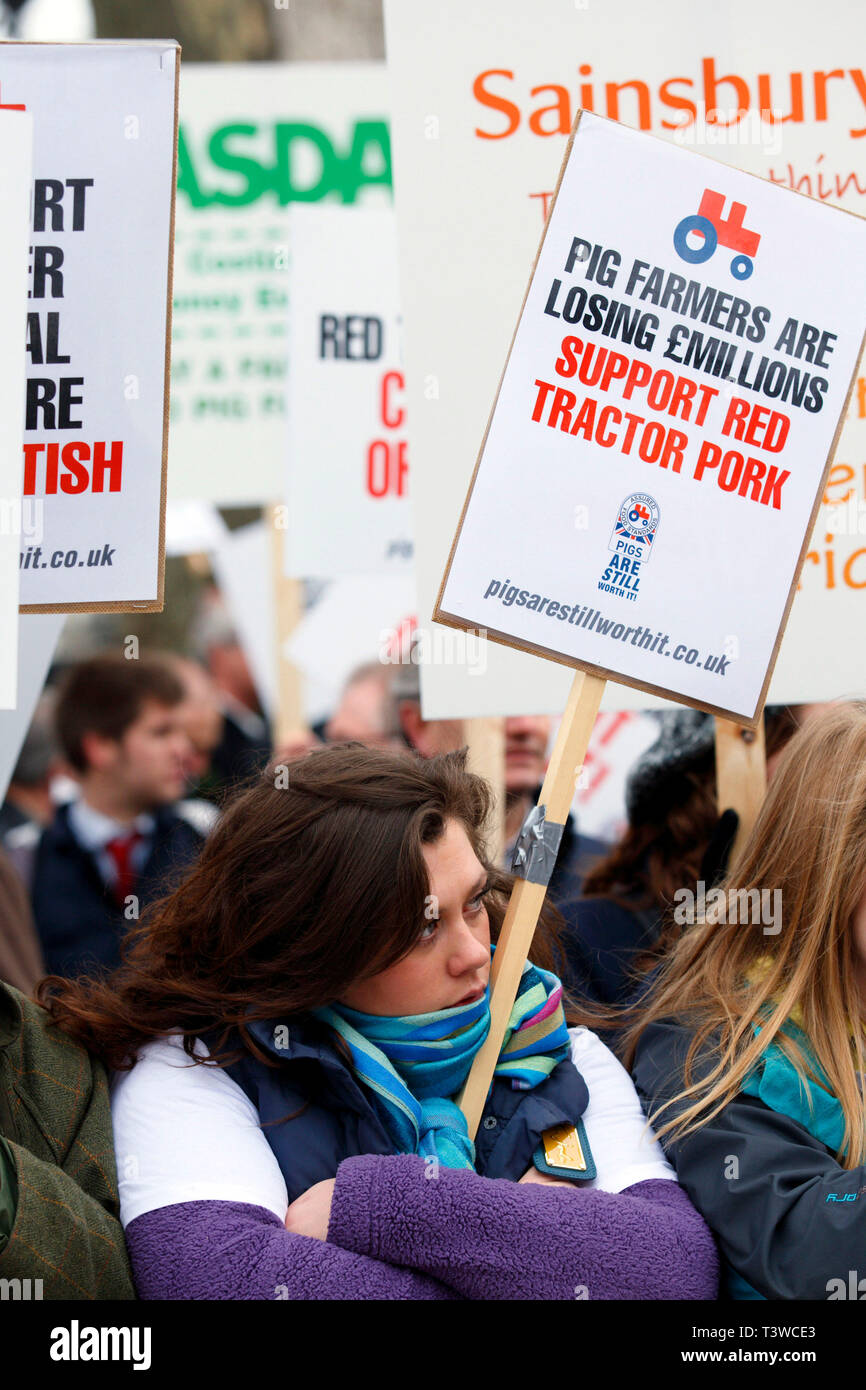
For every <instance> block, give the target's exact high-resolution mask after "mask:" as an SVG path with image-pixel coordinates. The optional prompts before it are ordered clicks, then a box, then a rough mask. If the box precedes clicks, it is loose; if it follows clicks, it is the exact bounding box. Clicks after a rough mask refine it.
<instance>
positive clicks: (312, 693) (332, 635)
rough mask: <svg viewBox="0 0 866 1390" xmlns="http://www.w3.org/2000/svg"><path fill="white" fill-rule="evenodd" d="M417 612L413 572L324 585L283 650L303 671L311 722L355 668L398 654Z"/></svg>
mask: <svg viewBox="0 0 866 1390" xmlns="http://www.w3.org/2000/svg"><path fill="white" fill-rule="evenodd" d="M414 611H415V583H414V579H413V577H412V575H411V573H403V574H401V575H398V574H392V575H372V574H365V575H359V576H357V578H353V579H348V578H346V579H335V580H334V581H333V582H332V583H330V584H328V585H327V586H326V587H325V590H324V593H323V594H322V595H321V596H320V597H319V598H318V600H317V602H316V603H315V604H314V605H313V606H312V607H311V608H310V609H308V611H307V612H306V613H305V614H304V616H303V618H302V619H301V621H300V622H299V623H298V626H297V627H296V628H295V631H294V632H293V634H292V636H291V637H290V639H289V641H288V643H287V646H286V653H285V655H286V656H287V657H288V658H289V660H290V661H292V662H293V663H294V664H295V665H296V666H298V667H300V669H301V670H302V671H303V673H304V678H305V690H304V697H305V702H306V714H307V718H308V720H309V721H310V723H316V722H317V720H319V719H324V718H326V717H327V715H329V714H332V713H333V712H334V709H335V707H336V705H337V703H338V701H339V698H340V695H341V694H342V691H343V686H344V685H345V682H346V679H347V677H348V676H350V675H351V673H352V671H354V670H355V669H356V668H357V667H359V666H364V665H366V664H367V663H368V662H371V661H377V660H378V661H386V662H387V661H388V660H389V659H394V652H393V650H392V649H393V647H394V644H395V643H396V641H397V638H398V635H399V633H400V632H401V630H403V629H404V628H405V627H406V626H407V620H409V619H411V616H412V614H413V613H414ZM396 659H397V660H399V657H396Z"/></svg>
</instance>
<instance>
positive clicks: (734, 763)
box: [716, 716, 767, 863]
mask: <svg viewBox="0 0 866 1390" xmlns="http://www.w3.org/2000/svg"><path fill="white" fill-rule="evenodd" d="M766 791H767V759H766V750H765V747H764V721H763V718H762V719H760V720H759V721H758V726H757V728H756V729H744V728H743V727H742V725H740V724H735V723H732V721H731V720H730V719H720V718H719V717H718V716H717V717H716V798H717V802H718V808H719V815H721V813H722V812H723V811H727V810H729V809H730V810H734V811H736V813H737V815H738V817H739V825H738V826H737V834H736V837H735V839H734V843H733V845H732V847H731V853H730V856H729V860H728V862H729V863H733V860H734V857H735V856H736V855H737V854H738V853H739V851H740V850H741V849H742V847H743V845H744V844H745V842H746V840H747V839H748V838H749V836H750V834H751V833H752V827H753V826H754V824H755V821H756V820H757V817H758V812H759V811H760V809H761V803H762V802H763V800H764V796H765V794H766Z"/></svg>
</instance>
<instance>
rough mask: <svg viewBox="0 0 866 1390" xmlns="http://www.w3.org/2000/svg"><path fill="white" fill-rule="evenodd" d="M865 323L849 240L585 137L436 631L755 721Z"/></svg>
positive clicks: (620, 135) (677, 157) (792, 210)
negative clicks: (446, 626)
mask: <svg viewBox="0 0 866 1390" xmlns="http://www.w3.org/2000/svg"><path fill="white" fill-rule="evenodd" d="M804 246H808V247H809V249H810V255H811V256H812V257H813V258H814V263H815V265H816V266H818V267H820V274H817V275H813V276H804V275H803V259H802V248H803V247H804ZM711 260H713V261H714V263H713V264H712V265H711V264H710V261H711ZM710 277H711V278H710ZM719 284H721V286H722V287H723V288H716V286H718V285H719ZM864 302H866V221H863V220H862V219H860V218H856V217H852V216H850V215H848V214H846V213H843V212H840V211H837V210H836V209H832V208H824V207H821V206H820V205H819V204H817V203H815V202H812V201H809V200H806V199H800V198H794V197H792V196H791V195H790V193H788V192H786V191H783V190H782V189H780V188H777V187H775V186H774V185H773V184H771V183H768V182H766V181H765V180H761V179H756V178H754V177H752V176H750V175H747V174H742V173H739V172H738V171H736V170H732V169H728V168H726V167H725V166H724V165H720V164H717V163H714V162H711V161H709V160H707V159H705V158H703V157H701V156H696V155H694V154H692V153H691V152H688V151H685V150H682V149H677V148H675V147H673V146H671V145H669V144H666V143H664V142H662V141H657V140H654V139H653V138H652V137H650V136H646V135H641V134H638V133H636V132H634V131H632V130H629V129H628V128H627V127H625V126H621V125H618V124H617V123H616V122H614V121H609V120H606V119H603V118H601V117H598V116H593V115H591V114H587V113H584V114H583V115H581V116H580V117H579V123H578V125H577V128H576V132H575V136H574V141H573V145H572V148H571V152H570V155H569V158H568V160H567V162H566V164H565V166H564V168H563V172H562V177H561V182H560V185H559V189H558V192H557V194H556V197H555V199H554V202H553V204H552V206H551V211H550V214H549V217H548V221H547V226H546V230H545V234H544V239H543V241H542V245H541V248H540V250H539V254H538V260H537V263H536V266H535V271H534V275H533V279H532V282H531V284H530V286H529V289H528V291H527V296H526V301H525V303H524V307H523V312H522V315H521V318H520V323H519V325H518V328H517V332H516V334H515V338H514V342H513V344H512V348H511V352H510V354H509V358H508V364H507V366H506V369H505V373H504V376H503V380H502V384H501V387H500V392H499V395H498V398H497V402H496V407H495V409H494V411H493V414H492V416H491V419H490V423H489V426H488V432H487V436H486V439H485V442H484V446H483V449H482V452H481V456H480V458H479V463H478V466H477V469H476V473H475V476H474V478H473V483H472V486H471V490H470V495H469V498H468V499H467V504H466V507H465V508H464V513H463V517H462V519H461V524H460V528H459V531H458V536H457V538H456V541H455V546H454V550H453V553H452V556H451V560H450V563H449V566H448V569H447V571H446V576H445V579H444V580H443V585H442V590H441V594H440V598H439V602H438V605H437V608H436V610H434V617H436V618H438V619H439V620H440V621H446V622H452V623H454V624H455V625H457V626H467V625H471V626H473V627H482V628H486V629H487V632H488V635H490V636H492V637H496V638H498V639H499V640H502V641H505V642H511V643H513V644H514V645H517V646H519V647H522V648H523V649H524V650H527V651H534V652H537V653H539V654H542V655H546V656H551V657H553V658H554V659H555V660H562V661H564V662H566V664H570V665H575V666H578V667H582V668H583V669H588V670H591V671H592V672H593V673H594V674H596V675H604V676H608V675H613V676H615V677H616V678H617V679H619V680H622V681H623V682H624V683H625V684H631V685H636V686H638V687H639V688H641V689H648V690H650V691H651V692H652V693H654V694H662V695H669V696H672V697H673V698H675V699H679V700H682V701H684V702H685V703H688V704H694V705H697V706H698V707H699V708H701V709H706V710H710V711H713V712H716V713H722V714H727V715H729V716H730V717H733V718H739V719H740V720H741V721H742V722H748V721H751V720H753V719H754V718H755V717H756V713H757V711H758V709H759V706H760V705H761V704H762V702H763V698H764V695H765V693H766V686H767V683H768V681H769V672H770V670H771V668H772V664H773V661H774V658H775V650H776V645H777V642H778V640H779V633H780V629H781V627H782V625H783V624H784V619H785V616H786V614H787V609H788V606H789V603H790V600H791V599H792V597H793V585H794V583H795V582H796V574H797V571H798V569H799V563H800V559H801V556H802V553H803V552H804V550H805V546H806V543H807V539H808V536H809V533H810V530H811V524H812V521H813V520H814V513H815V511H816V509H817V506H818V504H819V502H820V497H821V488H822V483H823V477H824V473H825V467H826V465H827V463H828V462H829V457H830V454H831V451H832V448H833V445H834V439H835V436H836V433H837V427H838V423H839V419H840V416H841V414H842V412H843V410H844V408H845V404H846V400H847V396H848V392H849V389H850V386H851V381H852V377H853V373H854V371H855V368H856V365H857V362H858V360H859V357H860V353H861V350H862V345H863V329H864V309H863V305H864ZM515 500H518V501H519V506H517V507H516V506H515V505H514V504H515Z"/></svg>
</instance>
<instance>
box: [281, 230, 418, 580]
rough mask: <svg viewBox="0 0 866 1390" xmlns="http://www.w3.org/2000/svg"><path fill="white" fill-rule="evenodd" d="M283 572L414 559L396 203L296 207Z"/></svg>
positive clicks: (347, 569) (361, 569) (363, 568)
mask: <svg viewBox="0 0 866 1390" xmlns="http://www.w3.org/2000/svg"><path fill="white" fill-rule="evenodd" d="M290 227H291V245H292V257H291V273H290V277H289V294H290V300H291V310H290V321H291V329H290V351H289V361H290V362H291V372H290V379H289V434H288V450H287V490H286V499H287V504H288V507H287V519H288V526H287V528H286V532H285V536H286V547H285V555H286V573H287V574H288V575H293V576H295V577H306V576H310V577H316V578H326V579H336V578H339V577H340V576H341V575H349V574H382V573H387V572H391V571H399V570H400V569H404V568H405V567H406V566H407V565H409V564H411V560H412V549H413V547H412V536H411V517H410V512H409V458H408V447H407V440H406V408H405V404H404V389H405V384H404V379H403V371H402V349H401V342H400V328H401V324H400V311H399V300H398V290H397V234H396V227H395V223H394V212H393V209H392V208H369V209H368V208H356V207H348V208H341V207H324V206H321V205H315V204H300V203H298V204H295V205H294V207H293V209H292V214H291V222H290Z"/></svg>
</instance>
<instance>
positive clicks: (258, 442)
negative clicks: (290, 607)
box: [168, 62, 391, 506]
mask: <svg viewBox="0 0 866 1390" xmlns="http://www.w3.org/2000/svg"><path fill="white" fill-rule="evenodd" d="M299 202H300V203H305V204H311V203H312V204H317V203H320V202H329V203H341V204H344V205H347V206H355V205H356V204H357V205H359V206H361V205H363V206H382V207H388V206H390V204H391V149H390V137H389V131H388V120H387V94H386V84H385V67H384V64H383V63H348V62H347V63H215V64H211V63H196V64H193V65H190V66H187V67H186V68H185V69H184V72H183V75H182V77H181V84H180V136H179V143H178V188H177V229H176V241H175V245H176V250H175V275H174V327H173V340H172V351H173V360H172V382H171V387H172V402H171V460H172V463H171V468H170V470H169V482H168V486H169V496H170V497H172V498H184V497H191V498H198V499H203V498H206V499H207V500H209V501H211V502H217V503H219V504H220V505H222V506H239V505H246V504H254V505H259V506H261V505H263V504H265V503H270V502H273V501H275V500H276V499H278V498H279V497H280V496H281V493H282V488H283V483H284V472H285V437H286V411H287V402H286V396H287V385H288V333H289V317H288V313H289V273H290V266H291V250H290V237H289V218H288V213H289V209H290V207H292V206H293V205H294V204H296V203H299Z"/></svg>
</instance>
